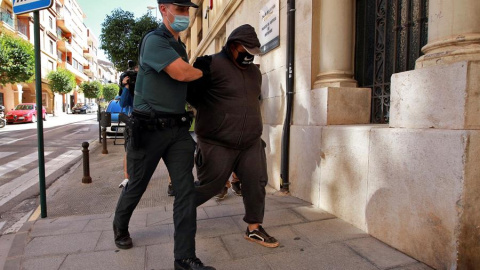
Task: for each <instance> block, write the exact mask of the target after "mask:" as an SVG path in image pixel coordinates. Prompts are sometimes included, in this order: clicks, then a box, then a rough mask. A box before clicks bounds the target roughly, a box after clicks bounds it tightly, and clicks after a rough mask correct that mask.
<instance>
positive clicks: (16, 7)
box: [13, 0, 53, 14]
mask: <svg viewBox="0 0 480 270" xmlns="http://www.w3.org/2000/svg"><path fill="white" fill-rule="evenodd" d="M52 4H53V0H13V13H15V14H22V13H28V12H32V11H36V10H41V9H46V8H49V7H51V6H52Z"/></svg>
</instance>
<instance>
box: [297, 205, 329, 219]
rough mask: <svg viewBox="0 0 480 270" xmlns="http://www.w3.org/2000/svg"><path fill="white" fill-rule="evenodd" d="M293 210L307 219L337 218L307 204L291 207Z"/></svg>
mask: <svg viewBox="0 0 480 270" xmlns="http://www.w3.org/2000/svg"><path fill="white" fill-rule="evenodd" d="M292 210H293V211H295V212H297V213H298V214H299V215H301V216H302V217H303V218H305V219H306V220H308V221H317V220H325V219H333V218H337V217H336V216H334V215H332V214H330V213H328V212H326V211H324V210H322V209H319V208H315V207H313V206H312V205H309V206H300V207H295V208H292Z"/></svg>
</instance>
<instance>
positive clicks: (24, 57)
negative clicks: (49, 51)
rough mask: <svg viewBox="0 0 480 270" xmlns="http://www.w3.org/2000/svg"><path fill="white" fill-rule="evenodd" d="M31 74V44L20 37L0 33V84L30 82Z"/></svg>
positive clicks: (32, 54) (33, 72)
mask: <svg viewBox="0 0 480 270" xmlns="http://www.w3.org/2000/svg"><path fill="white" fill-rule="evenodd" d="M33 75H35V51H34V49H33V45H32V44H30V43H29V42H28V41H26V40H24V39H22V38H18V37H14V36H10V35H8V34H5V33H2V34H0V84H2V85H5V84H7V83H19V82H31V81H33Z"/></svg>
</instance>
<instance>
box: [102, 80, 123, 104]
mask: <svg viewBox="0 0 480 270" xmlns="http://www.w3.org/2000/svg"><path fill="white" fill-rule="evenodd" d="M119 90H120V89H118V85H117V84H114V83H109V84H106V85H104V86H103V91H102V96H103V98H104V99H105V101H110V100H112V99H114V98H115V97H116V96H117V95H118V91H119Z"/></svg>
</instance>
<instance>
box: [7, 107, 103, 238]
mask: <svg viewBox="0 0 480 270" xmlns="http://www.w3.org/2000/svg"><path fill="white" fill-rule="evenodd" d="M96 117H97V116H96V114H86V115H78V114H75V115H72V114H67V115H65V114H62V115H59V116H51V115H49V116H48V118H47V121H45V122H44V125H43V126H44V132H43V133H44V157H45V179H46V185H47V187H48V186H49V185H51V184H52V183H53V182H54V181H55V180H57V179H58V178H59V177H60V176H62V175H63V174H65V173H66V172H67V171H68V170H69V169H70V167H71V166H72V165H73V164H74V163H75V162H76V161H78V160H79V158H80V157H81V154H82V152H81V150H82V147H81V144H82V142H85V141H87V142H90V143H91V142H92V141H94V140H95V139H98V122H97V120H96V119H97V118H96ZM38 194H39V176H38V141H37V124H36V123H22V124H13V125H7V126H6V127H4V128H2V129H0V232H1V234H5V233H13V232H15V231H16V230H18V229H19V228H18V227H19V226H21V223H23V222H24V221H23V222H22V221H20V222H18V221H19V220H21V219H22V218H24V217H26V216H28V215H27V214H29V213H30V212H32V211H33V210H34V209H35V208H36V207H37V206H38V205H39V196H38ZM47 203H48V202H47ZM17 222H18V224H17V225H16V223H17Z"/></svg>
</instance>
